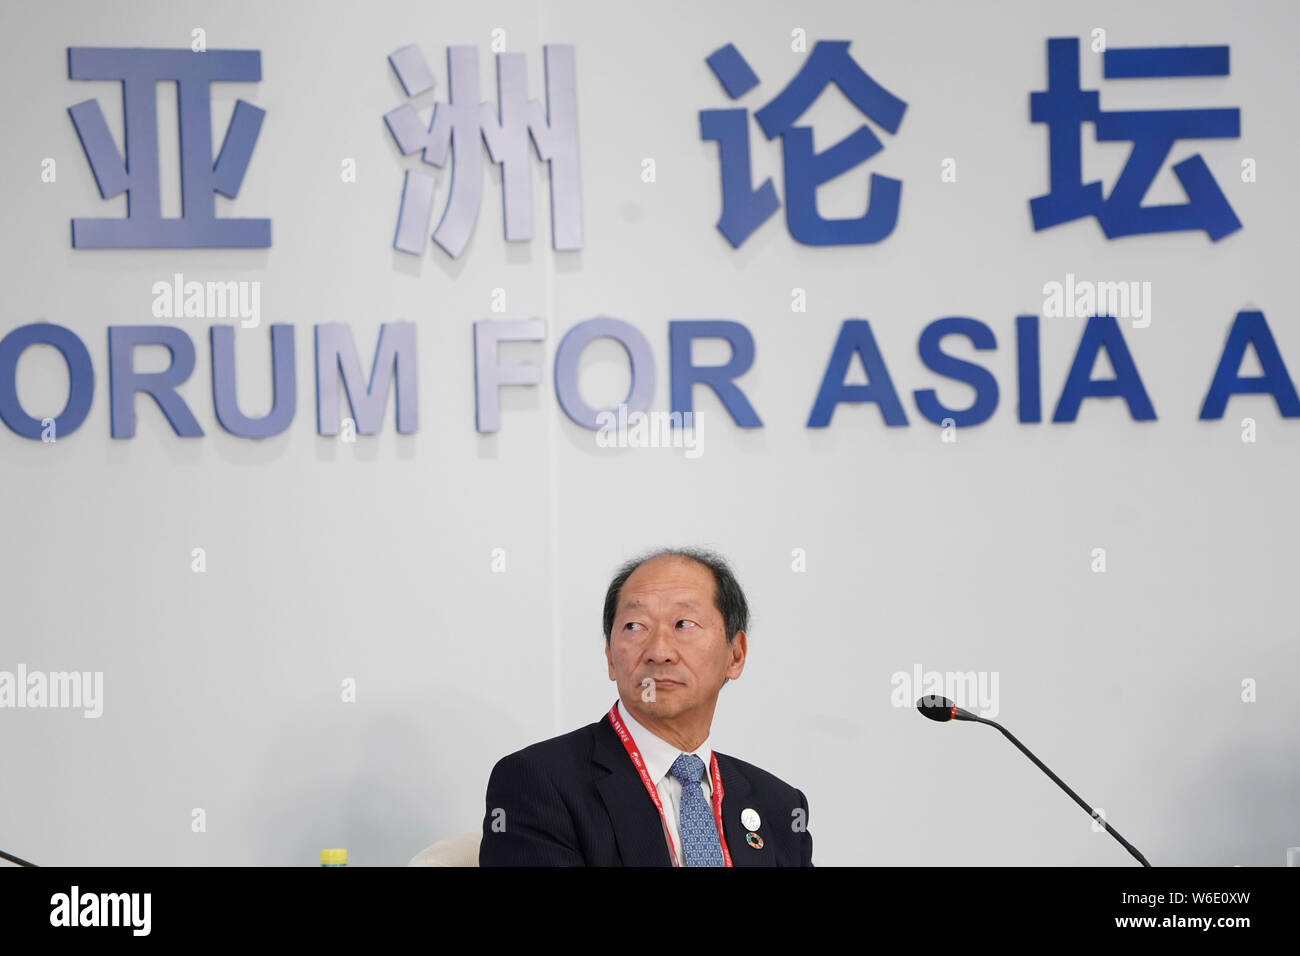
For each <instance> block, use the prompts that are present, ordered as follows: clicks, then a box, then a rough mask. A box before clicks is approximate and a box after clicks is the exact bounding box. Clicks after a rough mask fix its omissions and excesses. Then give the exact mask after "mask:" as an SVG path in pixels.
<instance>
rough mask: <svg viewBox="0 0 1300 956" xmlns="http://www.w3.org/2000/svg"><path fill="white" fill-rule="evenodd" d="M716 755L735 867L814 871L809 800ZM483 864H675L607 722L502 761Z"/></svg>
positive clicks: (493, 781) (492, 782) (493, 782)
mask: <svg viewBox="0 0 1300 956" xmlns="http://www.w3.org/2000/svg"><path fill="white" fill-rule="evenodd" d="M714 753H715V754H716V755H717V758H718V772H719V773H720V774H721V775H722V791H723V794H722V828H723V831H724V837H725V839H726V841H727V849H728V850H729V851H730V853H731V862H732V864H733V865H735V866H812V834H811V833H809V832H808V829H807V822H808V801H807V800H806V799H804V795H803V794H802V793H801V792H800V791H798V790H796V789H795V788H794V787H791V786H790V785H789V784H787V783H785V782H784V781H782V780H779V779H778V778H776V777H774V776H772V775H771V774H770V773H768V772H767V771H765V770H760V769H759V768H758V767H755V766H754V765H753V764H748V763H745V762H744V761H743V760H737V759H736V758H735V757H728V756H726V755H725V754H721V753H717V752H716V751H715V752H714ZM706 772H707V770H706ZM746 808H749V809H753V810H756V811H757V812H758V815H759V817H760V818H761V824H760V826H759V828H758V830H757V831H755V832H757V833H758V835H759V836H760V837H762V838H763V847H762V849H758V850H756V849H754V848H753V847H752V846H750V845H749V844H748V843H746V841H745V834H746V833H747V832H749V831H747V830H746V828H745V826H744V825H743V824H742V823H741V822H740V812H741V811H742V810H744V809H746ZM796 810H801V811H802V813H800V814H797V815H796V814H795V813H794V811H796ZM799 823H802V826H799ZM478 859H479V865H480V866H672V858H671V856H670V855H669V852H668V844H667V842H666V840H665V839H664V828H663V824H662V823H661V822H660V820H659V812H658V811H657V810H656V809H655V806H654V804H653V803H652V802H651V800H650V795H649V794H648V793H646V789H645V785H644V784H643V783H642V782H641V776H640V774H638V773H637V770H636V767H634V766H633V765H632V760H631V758H630V757H629V756H628V754H627V751H626V750H625V749H624V748H623V744H622V742H621V741H620V740H619V739H618V734H616V733H615V732H614V728H613V727H611V726H610V724H609V718H608V717H607V716H606V717H602V718H601V719H600V720H598V721H596V722H595V723H594V724H588V725H587V726H586V727H580V728H579V729H577V730H575V731H572V732H571V733H567V734H562V735H561V736H559V737H552V738H551V739H550V740H543V741H542V742H541V743H537V744H533V745H532V746H531V747H525V748H524V749H523V750H520V751H518V752H516V753H512V754H510V756H508V757H503V758H501V760H499V761H497V764H496V766H495V767H493V768H492V776H491V778H490V779H489V780H488V788H487V812H486V813H485V815H484V817H483V842H482V844H481V845H480V847H479V858H478Z"/></svg>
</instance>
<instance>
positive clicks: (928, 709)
mask: <svg viewBox="0 0 1300 956" xmlns="http://www.w3.org/2000/svg"><path fill="white" fill-rule="evenodd" d="M916 709H917V710H919V711H920V712H921V713H922V714H924V715H925V716H926V717H929V718H930V719H931V720H937V721H939V722H940V723H942V722H944V721H948V720H973V721H975V722H976V723H978V724H988V725H989V726H990V727H996V728H997V729H998V730H1000V731H1002V736H1004V737H1006V738H1007V740H1009V741H1011V742H1012V743H1013V744H1015V745H1016V746H1017V747H1018V748H1020V752H1021V753H1023V754H1024V755H1025V756H1026V757H1028V758H1029V759H1030V760H1032V761H1033V762H1034V763H1036V764H1037V765H1038V768H1039V769H1040V770H1042V771H1043V773H1045V774H1047V775H1048V776H1049V777H1051V778H1052V779H1053V780H1055V781H1056V785H1057V786H1058V787H1060V788H1061V789H1062V790H1064V791H1065V792H1066V793H1068V794H1069V795H1070V799H1072V800H1073V801H1074V802H1075V803H1077V804H1078V805H1079V806H1081V807H1083V809H1084V810H1086V811H1087V813H1088V816H1090V817H1092V818H1093V819H1094V820H1096V821H1098V822H1099V823H1100V824H1101V825H1102V826H1104V827H1105V828H1106V832H1107V833H1109V834H1110V835H1111V836H1113V837H1114V838H1115V839H1116V840H1118V841H1119V842H1120V844H1121V845H1122V846H1123V847H1124V849H1126V850H1128V851H1129V852H1130V853H1132V854H1133V856H1135V857H1136V858H1137V860H1138V862H1139V863H1141V864H1142V865H1143V866H1150V865H1151V864H1150V863H1148V862H1147V858H1146V857H1144V856H1143V855H1142V854H1141V853H1139V852H1138V849H1137V847H1135V846H1134V845H1133V844H1132V843H1129V842H1128V840H1125V839H1124V838H1123V837H1122V836H1120V835H1119V831H1118V830H1116V829H1115V828H1114V827H1113V826H1111V825H1110V824H1109V823H1107V822H1106V818H1105V817H1102V816H1099V815H1098V814H1097V811H1096V810H1094V809H1093V808H1092V807H1090V806H1088V805H1087V804H1086V803H1084V802H1083V800H1082V799H1080V797H1079V795H1078V794H1077V793H1075V792H1074V791H1073V790H1071V789H1070V788H1069V787H1067V786H1066V785H1065V781H1064V780H1062V779H1061V778H1060V777H1058V776H1057V775H1056V774H1054V773H1052V771H1051V770H1049V769H1047V764H1045V763H1043V762H1042V761H1041V760H1039V759H1038V758H1037V757H1035V756H1034V755H1033V754H1031V753H1030V752H1029V748H1028V747H1026V746H1025V745H1024V744H1022V743H1021V742H1020V741H1019V740H1016V738H1015V737H1014V736H1012V734H1011V731H1009V730H1007V728H1005V727H1003V726H1002V725H1001V724H999V723H996V722H994V721H992V720H988V719H987V718H984V717H977V716H975V715H974V714H972V713H971V712H970V711H968V710H962V708H960V707H958V706H957V705H956V704H954V703H953V702H952V701H950V700H949V699H948V698H947V697H936V696H934V695H933V694H931V695H929V696H927V697H922V698H921V699H920V700H918V701H917V702H916Z"/></svg>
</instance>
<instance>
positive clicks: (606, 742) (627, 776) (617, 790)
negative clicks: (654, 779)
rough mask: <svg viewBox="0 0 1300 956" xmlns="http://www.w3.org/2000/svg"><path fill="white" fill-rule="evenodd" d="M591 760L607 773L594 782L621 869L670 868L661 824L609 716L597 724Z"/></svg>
mask: <svg viewBox="0 0 1300 956" xmlns="http://www.w3.org/2000/svg"><path fill="white" fill-rule="evenodd" d="M591 759H592V761H593V762H594V763H596V764H598V765H599V766H601V767H604V768H605V769H606V770H608V771H609V774H608V776H605V777H602V778H600V779H599V780H597V781H596V789H597V790H598V791H599V792H600V798H601V800H603V801H604V803H605V810H606V811H607V812H608V813H609V819H610V822H611V823H612V824H613V825H614V839H615V840H616V841H617V843H618V852H619V856H621V857H622V859H623V865H624V866H672V865H673V861H672V858H671V857H669V855H668V844H667V842H666V841H665V840H664V827H663V823H661V822H660V820H659V812H658V811H657V810H655V806H654V803H652V802H651V800H650V795H649V794H648V793H646V789H645V785H644V784H643V783H642V782H641V775H640V774H639V773H637V769H636V767H635V766H633V764H632V760H631V758H630V757H628V755H627V751H626V750H625V749H623V744H622V742H620V741H619V739H618V734H616V733H615V732H614V728H613V727H611V726H610V723H609V717H608V716H606V717H603V718H601V720H600V721H599V722H598V723H597V725H596V740H595V746H594V748H593V751H592V758H591Z"/></svg>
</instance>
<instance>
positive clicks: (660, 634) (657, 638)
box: [645, 624, 677, 661]
mask: <svg viewBox="0 0 1300 956" xmlns="http://www.w3.org/2000/svg"><path fill="white" fill-rule="evenodd" d="M645 652H646V657H648V658H650V659H651V660H656V661H666V660H672V659H674V658H675V657H676V656H677V636H676V635H675V634H674V633H673V628H672V625H671V624H660V625H657V626H656V627H655V628H654V630H653V631H652V632H651V637H650V643H649V644H647V645H646V649H645Z"/></svg>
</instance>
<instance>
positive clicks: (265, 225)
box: [68, 47, 271, 249]
mask: <svg viewBox="0 0 1300 956" xmlns="http://www.w3.org/2000/svg"><path fill="white" fill-rule="evenodd" d="M68 77H69V79H73V80H119V81H120V82H121V84H122V104H123V106H122V119H123V126H124V127H125V131H124V135H123V138H122V152H118V149H117V145H116V144H115V143H114V142H113V134H112V133H111V132H110V131H109V129H108V123H107V122H105V120H104V114H103V111H102V110H100V108H99V102H98V101H97V100H85V101H83V102H81V103H78V104H76V105H75V106H71V107H69V108H68V114H69V115H70V116H71V117H72V125H73V126H74V127H75V128H76V131H77V136H78V137H79V138H80V139H81V148H82V150H83V151H84V152H85V154H86V159H87V161H89V163H90V170H91V172H92V173H93V174H94V177H95V184H96V185H97V186H98V187H99V194H100V196H102V197H103V198H105V199H111V198H113V197H114V196H118V195H121V194H122V193H126V209H127V214H126V218H124V219H74V220H72V245H73V246H74V247H75V248H79V249H85V248H90V249H103V248H117V249H121V248H134V249H163V248H227V247H243V248H265V247H267V246H269V245H270V244H271V220H269V219H219V218H217V215H216V199H215V194H216V193H221V195H223V196H225V197H227V198H228V199H234V198H235V196H236V195H237V194H238V192H239V186H240V184H241V183H242V182H243V179H244V173H245V172H246V171H247V170H248V162H249V160H250V159H251V158H252V155H253V145H254V144H255V143H256V142H257V135H258V133H259V132H260V131H261V128H262V118H263V117H264V116H265V115H266V114H265V112H264V111H263V110H260V109H258V108H257V107H256V106H252V105H250V104H249V103H245V102H244V101H243V100H236V101H235V110H234V113H233V114H232V115H231V117H230V125H229V126H228V127H227V128H226V136H225V139H224V141H223V142H222V144H221V152H220V153H219V154H218V156H217V158H216V162H215V163H214V162H213V159H212V107H211V102H210V99H209V96H210V90H211V84H213V83H233V82H239V83H255V82H258V81H260V80H261V79H262V59H261V54H260V53H258V52H257V51H256V50H208V51H207V52H195V51H193V50H152V49H136V48H121V49H119V48H113V47H69V48H68ZM163 81H174V82H175V83H176V99H177V105H178V113H179V118H178V123H179V125H180V144H181V164H180V165H181V210H182V214H181V215H180V216H179V217H177V218H164V217H163V215H162V194H161V191H160V189H159V184H158V107H157V98H158V93H157V85H158V83H160V82H163ZM123 154H125V156H126V157H127V159H125V160H124V159H123Z"/></svg>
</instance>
